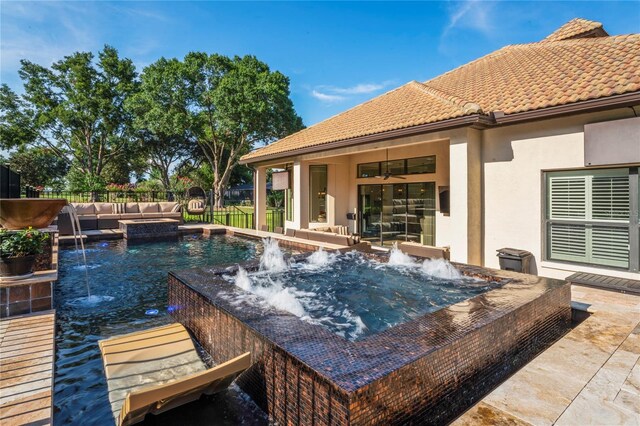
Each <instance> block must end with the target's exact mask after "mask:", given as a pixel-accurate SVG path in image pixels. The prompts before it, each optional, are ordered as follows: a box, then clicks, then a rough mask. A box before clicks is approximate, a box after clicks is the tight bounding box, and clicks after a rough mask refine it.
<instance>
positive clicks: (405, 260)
mask: <svg viewBox="0 0 640 426" xmlns="http://www.w3.org/2000/svg"><path fill="white" fill-rule="evenodd" d="M388 263H389V265H391V266H415V265H416V262H415V260H413V258H412V257H411V256H409V255H408V254H406V253H404V252H403V251H402V250H400V249H399V248H398V243H393V246H392V247H391V252H389V262H388Z"/></svg>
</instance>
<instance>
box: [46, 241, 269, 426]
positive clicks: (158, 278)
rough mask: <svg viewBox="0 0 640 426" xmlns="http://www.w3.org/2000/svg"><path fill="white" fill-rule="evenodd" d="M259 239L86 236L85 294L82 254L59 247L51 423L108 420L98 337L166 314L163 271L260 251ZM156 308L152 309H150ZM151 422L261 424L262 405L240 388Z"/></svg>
mask: <svg viewBox="0 0 640 426" xmlns="http://www.w3.org/2000/svg"><path fill="white" fill-rule="evenodd" d="M261 251H262V245H261V243H260V242H257V241H251V240H245V239H240V238H234V237H227V236H214V237H211V238H201V237H200V236H185V237H182V238H180V239H179V240H177V241H172V242H167V241H164V242H145V243H141V244H136V245H131V244H128V243H127V242H126V240H119V241H111V242H96V243H89V244H87V246H86V257H87V268H88V271H87V272H88V275H89V284H90V290H91V294H92V297H91V298H89V299H87V289H86V286H85V279H84V277H85V271H84V265H83V264H82V261H81V260H79V259H81V258H82V256H78V253H77V252H76V250H74V249H61V250H60V256H59V267H60V269H59V279H58V281H57V282H56V284H55V295H54V297H55V299H54V300H55V308H56V313H57V321H56V323H57V334H56V371H55V389H54V391H55V397H54V403H55V412H54V422H55V424H78V425H80V424H81V425H112V424H114V423H113V420H112V416H111V409H110V406H109V400H108V395H107V385H106V381H105V379H104V373H103V369H102V360H101V358H100V351H99V349H98V343H97V342H98V340H101V339H105V338H107V337H111V336H115V335H119V334H125V333H130V332H132V331H137V330H141V329H146V328H150V327H155V326H159V325H163V324H166V323H169V322H172V320H171V317H170V316H169V314H168V312H167V273H168V272H169V271H170V270H181V269H188V268H194V267H202V266H210V265H220V264H225V263H236V262H242V261H244V260H249V259H255V258H257V257H259V256H260V254H261ZM156 311H157V312H156ZM155 423H156V424H214V425H235V424H247V425H255V424H267V423H268V422H267V418H266V417H265V415H264V413H263V412H262V411H261V410H260V409H259V408H258V407H257V406H255V404H254V403H253V402H252V401H251V400H250V399H249V398H248V397H247V396H246V395H245V394H244V393H242V392H241V391H240V390H239V389H238V388H231V389H230V390H229V391H227V392H226V393H222V394H219V395H217V396H214V397H213V399H212V401H198V402H195V403H192V404H189V405H187V406H184V407H182V408H180V409H177V410H173V411H172V412H169V413H165V414H163V415H160V416H157V418H156V419H155Z"/></svg>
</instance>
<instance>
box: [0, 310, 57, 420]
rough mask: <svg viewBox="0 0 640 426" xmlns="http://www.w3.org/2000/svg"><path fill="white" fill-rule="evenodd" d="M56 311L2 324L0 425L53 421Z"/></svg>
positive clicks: (6, 320)
mask: <svg viewBox="0 0 640 426" xmlns="http://www.w3.org/2000/svg"><path fill="white" fill-rule="evenodd" d="M54 345H55V311H45V312H38V313H33V314H27V315H21V316H16V317H11V318H7V319H3V320H2V321H0V424H2V425H7V426H8V425H25V424H29V425H38V426H42V425H50V424H52V423H53V422H52V420H53V409H52V407H53V396H52V395H53V391H52V389H53V371H54V361H55V346H54Z"/></svg>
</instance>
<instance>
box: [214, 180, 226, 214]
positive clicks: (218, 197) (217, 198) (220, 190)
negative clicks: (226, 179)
mask: <svg viewBox="0 0 640 426" xmlns="http://www.w3.org/2000/svg"><path fill="white" fill-rule="evenodd" d="M213 206H214V207H215V208H217V209H218V208H222V207H224V185H221V184H220V183H218V184H214V185H213Z"/></svg>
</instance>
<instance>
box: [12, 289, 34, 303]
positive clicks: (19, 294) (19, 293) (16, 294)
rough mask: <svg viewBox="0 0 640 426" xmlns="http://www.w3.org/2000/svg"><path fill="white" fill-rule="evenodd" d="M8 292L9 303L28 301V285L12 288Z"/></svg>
mask: <svg viewBox="0 0 640 426" xmlns="http://www.w3.org/2000/svg"><path fill="white" fill-rule="evenodd" d="M8 290H9V303H15V302H23V301H25V300H26V301H28V300H29V298H30V292H29V284H26V285H16V286H12V287H9V288H8Z"/></svg>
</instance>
